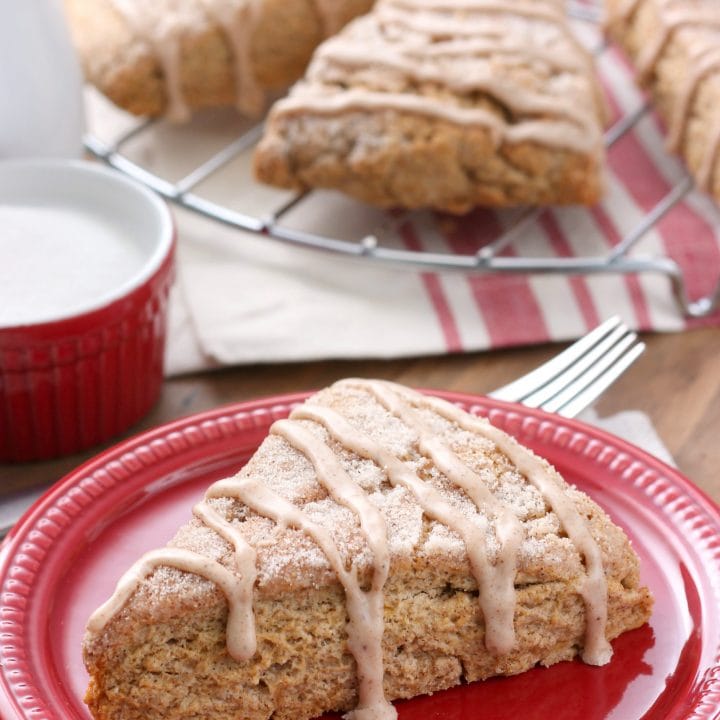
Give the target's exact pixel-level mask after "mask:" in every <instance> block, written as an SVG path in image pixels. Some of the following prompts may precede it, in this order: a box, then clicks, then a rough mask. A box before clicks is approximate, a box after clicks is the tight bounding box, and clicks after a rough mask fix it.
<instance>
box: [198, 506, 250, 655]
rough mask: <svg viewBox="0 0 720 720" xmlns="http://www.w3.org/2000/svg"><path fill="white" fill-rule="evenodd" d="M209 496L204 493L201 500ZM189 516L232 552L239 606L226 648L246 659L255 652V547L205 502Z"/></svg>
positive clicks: (229, 631) (232, 653)
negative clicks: (213, 533) (226, 543)
mask: <svg viewBox="0 0 720 720" xmlns="http://www.w3.org/2000/svg"><path fill="white" fill-rule="evenodd" d="M211 496H212V493H211V492H208V494H207V495H206V497H205V499H206V500H207V499H208V498H209V497H211ZM193 514H194V515H195V516H196V517H197V518H198V519H199V520H201V521H202V522H203V523H205V525H207V526H208V527H209V528H212V529H213V530H214V531H215V532H216V533H217V534H218V535H220V537H221V538H223V539H224V540H226V541H227V542H228V543H230V545H232V546H233V548H234V550H235V569H236V571H237V577H238V580H237V583H238V588H237V589H238V593H237V595H238V598H239V607H238V608H237V609H236V612H235V618H236V621H235V623H234V625H233V629H232V630H230V629H228V636H229V635H230V633H232V634H233V639H232V642H228V647H230V645H232V647H234V648H236V650H235V651H234V652H231V653H230V654H231V655H232V656H233V657H234V658H235V659H236V660H239V661H244V660H249V659H250V658H251V657H252V656H253V655H254V654H255V651H256V650H257V638H256V636H255V615H254V614H253V590H254V588H255V580H256V579H257V568H256V565H255V563H256V560H257V553H256V552H255V548H253V547H252V545H250V544H249V543H248V542H247V540H245V538H244V537H243V536H242V534H241V533H240V531H239V530H238V529H237V528H236V527H234V526H233V525H232V524H231V523H229V522H228V521H227V520H225V518H223V517H222V516H221V515H219V514H218V513H217V512H215V510H214V509H213V508H212V507H211V506H210V505H209V504H208V503H207V502H201V503H198V504H197V505H196V506H195V507H194V508H193Z"/></svg>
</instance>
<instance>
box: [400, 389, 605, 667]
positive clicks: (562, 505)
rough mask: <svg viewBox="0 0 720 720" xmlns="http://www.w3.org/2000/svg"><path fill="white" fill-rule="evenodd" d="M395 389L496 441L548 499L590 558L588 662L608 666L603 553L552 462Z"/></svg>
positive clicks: (434, 402)
mask: <svg viewBox="0 0 720 720" xmlns="http://www.w3.org/2000/svg"><path fill="white" fill-rule="evenodd" d="M394 389H395V391H396V392H397V393H398V394H399V395H401V396H403V397H405V398H406V399H407V400H408V401H409V402H411V403H413V404H415V405H417V406H419V407H426V408H429V409H431V410H433V411H435V412H436V413H437V414H438V415H440V416H442V417H444V418H445V419H447V420H449V421H451V422H454V423H455V424H456V425H458V426H459V427H460V428H462V429H463V430H467V431H468V432H472V433H475V434H477V435H480V436H482V437H485V438H487V439H488V440H491V441H492V442H493V443H495V445H496V446H497V448H498V449H499V450H500V452H502V453H503V454H504V455H505V456H507V457H508V458H509V459H510V461H511V462H512V463H513V465H515V467H516V468H517V469H518V472H520V473H521V474H522V475H524V476H525V477H526V478H527V480H528V481H529V482H530V483H532V484H533V485H534V486H535V487H536V488H537V489H538V490H539V491H540V493H541V494H542V495H543V497H544V498H545V500H546V502H547V503H548V505H549V506H550V507H551V508H552V510H553V512H554V513H555V514H556V515H557V516H558V518H559V520H560V523H561V524H562V526H563V528H564V529H565V532H566V533H567V535H568V537H569V538H570V540H571V541H572V543H573V544H574V545H575V547H576V548H577V549H578V551H579V552H580V554H581V555H582V556H583V558H584V560H585V566H586V570H587V574H586V578H585V582H584V584H583V587H582V588H580V593H581V595H582V597H583V600H584V602H585V616H586V623H587V629H586V636H585V648H584V651H583V655H582V657H583V660H584V661H585V662H586V663H589V664H591V665H604V664H605V663H607V662H608V661H609V660H610V658H611V657H612V648H611V647H610V643H609V642H608V641H607V639H606V638H605V626H606V623H607V582H606V580H605V573H604V570H603V566H602V555H601V554H600V549H599V547H598V545H597V543H596V542H595V540H594V539H593V537H592V535H591V534H590V531H589V530H588V528H587V524H586V522H585V521H584V520H583V519H582V517H581V516H580V514H579V513H578V511H577V509H576V507H575V505H574V504H573V502H572V500H571V499H570V498H569V497H568V496H567V495H566V494H565V492H564V491H563V488H562V487H561V486H560V485H559V484H558V482H557V481H556V479H555V476H554V474H553V472H552V471H551V470H550V468H549V467H548V465H547V463H545V462H544V461H542V460H541V459H540V458H538V457H537V456H536V455H534V454H533V453H531V452H530V451H529V450H527V449H526V448H524V447H523V446H522V445H520V444H519V443H518V442H517V441H516V440H514V439H513V438H512V437H510V436H509V435H507V434H506V433H504V432H503V431H502V430H499V429H498V428H495V427H493V426H492V425H491V424H490V423H489V422H487V421H482V420H480V419H479V418H475V417H473V416H471V415H468V414H467V413H464V412H463V411H462V410H460V409H459V408H457V407H455V406H454V405H451V404H450V403H446V402H444V401H442V400H439V399H437V398H432V397H426V396H424V395H420V394H419V393H415V392H413V391H411V390H409V389H407V388H403V387H401V386H395V387H394Z"/></svg>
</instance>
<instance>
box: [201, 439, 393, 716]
mask: <svg viewBox="0 0 720 720" xmlns="http://www.w3.org/2000/svg"><path fill="white" fill-rule="evenodd" d="M300 437H301V436H300V434H299V433H298V434H297V435H295V438H296V439H297V438H300ZM311 446H312V443H309V444H308V447H311ZM335 462H337V461H335ZM331 474H333V475H335V478H336V479H337V475H336V474H335V471H333V472H332V473H331ZM324 479H325V480H326V481H328V483H329V484H330V485H331V486H332V487H333V490H334V491H335V492H336V493H337V494H338V495H339V496H342V497H343V500H344V501H345V502H348V503H354V502H356V501H357V497H353V498H352V499H351V498H350V497H349V495H350V494H348V493H345V491H344V490H343V489H342V487H340V484H337V485H336V484H335V483H334V482H332V481H331V480H329V479H328V476H327V475H325V476H324ZM212 490H213V494H216V495H217V496H218V497H234V498H237V499H238V500H241V501H242V502H243V503H244V504H245V505H247V506H248V507H249V508H250V509H251V510H253V511H254V512H256V513H258V514H259V515H262V516H263V517H266V518H269V519H271V520H273V521H274V522H275V523H277V524H278V525H279V526H281V527H292V528H295V529H296V530H300V531H302V532H304V533H305V534H306V535H308V536H309V537H310V538H312V539H313V540H314V541H315V542H316V543H317V544H318V546H319V547H320V549H321V550H322V551H323V553H324V554H325V557H326V559H327V561H328V563H329V564H330V567H331V568H332V569H333V571H334V572H335V574H336V576H337V578H338V580H339V581H340V583H341V585H342V586H343V589H344V590H345V600H346V604H347V611H348V618H349V622H348V626H347V630H348V647H349V649H350V651H351V652H352V654H353V657H354V658H355V661H356V663H357V673H358V691H359V704H358V708H357V709H356V710H355V711H354V712H353V713H349V714H348V715H347V717H348V718H351V719H352V720H394V718H395V717H396V714H395V710H394V708H393V707H392V705H390V704H389V703H388V702H387V700H386V699H385V695H384V692H383V684H382V667H383V666H382V615H383V594H382V586H380V587H377V583H378V582H384V580H383V575H386V573H387V570H383V568H377V567H376V571H375V573H374V577H373V584H372V587H371V588H370V590H369V591H368V592H364V591H363V589H362V588H361V586H360V581H359V579H358V576H357V568H356V567H355V566H353V567H352V568H351V570H349V571H348V570H346V569H345V565H344V563H343V559H342V557H341V555H340V552H339V551H338V548H337V546H336V545H335V542H334V540H333V538H332V536H331V535H330V533H329V532H328V531H327V530H326V529H325V528H324V527H322V526H321V525H319V524H318V523H316V522H314V521H313V520H311V519H310V518H309V517H308V516H307V515H306V514H305V513H304V512H303V511H302V510H301V509H300V508H298V507H296V506H295V505H293V504H292V503H291V502H288V501H287V500H285V498H283V497H282V496H281V495H278V494H277V493H276V492H274V491H272V490H271V489H270V488H268V487H267V486H265V485H263V484H262V483H261V482H259V481H258V480H254V479H251V478H239V477H236V478H232V479H229V480H220V481H219V482H217V483H215V484H214V485H213V486H212ZM368 505H369V503H368ZM364 519H365V522H366V527H367V526H368V524H369V525H370V526H373V522H372V518H371V517H370V513H368V514H367V516H366V517H365V518H364ZM381 562H382V561H381Z"/></svg>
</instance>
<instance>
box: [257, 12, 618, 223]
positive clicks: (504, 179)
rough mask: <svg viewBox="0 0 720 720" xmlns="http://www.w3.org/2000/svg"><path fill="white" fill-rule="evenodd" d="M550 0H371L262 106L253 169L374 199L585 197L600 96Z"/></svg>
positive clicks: (279, 181)
mask: <svg viewBox="0 0 720 720" xmlns="http://www.w3.org/2000/svg"><path fill="white" fill-rule="evenodd" d="M563 6H564V2H562V0H503V1H502V2H500V1H499V0H379V2H378V3H377V4H376V5H375V8H374V10H373V11H372V12H371V13H370V14H369V15H366V16H364V17H362V18H359V19H357V20H355V21H353V22H352V23H350V24H349V25H348V26H347V27H346V28H345V29H344V30H343V31H342V32H341V33H340V34H338V35H337V36H335V37H333V38H331V39H329V40H327V41H326V42H325V43H323V44H322V45H321V46H320V47H319V48H318V49H317V50H316V52H315V55H314V57H313V60H312V62H311V64H310V66H309V68H308V70H307V73H306V75H305V78H304V79H303V80H302V81H300V82H299V83H298V84H297V85H296V86H295V87H294V88H293V89H292V90H291V92H290V95H289V96H288V97H286V98H284V99H282V100H279V101H278V102H277V103H276V104H275V105H274V107H273V109H272V111H271V113H270V117H269V120H268V122H267V125H266V131H265V135H264V138H263V139H262V141H261V143H260V145H259V146H258V149H257V151H256V155H255V168H256V174H257V176H258V178H259V179H260V180H262V181H264V182H267V183H270V184H272V185H278V186H281V187H287V188H294V189H298V190H304V189H308V188H334V189H337V190H341V191H343V192H345V193H347V194H348V195H351V196H354V197H356V198H358V199H360V200H363V201H365V202H368V203H372V204H375V205H379V206H382V207H403V208H423V207H424V208H434V209H437V210H445V211H449V212H453V213H461V212H465V211H467V210H469V209H470V208H472V207H473V206H475V205H495V206H507V205H517V204H525V203H528V204H567V203H584V204H591V203H594V202H595V201H596V200H597V199H598V197H599V195H600V194H601V189H602V167H603V158H604V151H603V138H602V124H603V115H604V111H603V108H604V106H603V103H602V100H601V94H600V91H599V89H598V84H597V80H596V78H595V75H594V70H593V63H592V60H591V58H590V57H589V55H588V54H587V52H586V51H585V50H584V49H583V48H582V47H581V46H580V44H579V43H578V41H577V40H576V38H575V37H574V35H573V33H572V31H571V29H570V28H569V26H568V23H567V18H566V16H565V14H564V10H563Z"/></svg>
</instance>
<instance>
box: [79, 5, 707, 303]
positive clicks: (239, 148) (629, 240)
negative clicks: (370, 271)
mask: <svg viewBox="0 0 720 720" xmlns="http://www.w3.org/2000/svg"><path fill="white" fill-rule="evenodd" d="M570 12H571V14H572V15H573V16H574V18H575V19H577V20H579V21H582V22H589V23H593V24H597V23H598V21H599V15H598V12H597V8H596V7H592V6H588V5H587V4H583V3H582V2H579V1H577V0H576V1H575V2H571V3H570ZM606 50H607V44H605V43H603V44H601V45H600V47H598V48H597V50H596V54H597V55H601V54H602V53H603V52H605V51H606ZM649 110H650V106H649V104H647V103H646V104H644V105H642V106H641V107H639V108H638V109H637V110H636V111H634V112H632V113H630V114H629V115H627V116H625V117H622V118H621V119H620V120H619V121H618V122H617V123H616V124H615V125H614V126H613V127H611V128H610V129H609V130H608V131H607V133H606V135H605V144H606V146H607V147H608V148H611V147H612V146H613V145H614V144H615V143H616V142H617V141H618V140H620V139H621V138H622V137H623V136H624V135H625V134H626V133H628V132H630V131H631V130H632V129H633V128H634V127H635V125H636V124H637V123H638V122H639V121H640V120H641V119H642V118H643V117H644V116H645V115H646V114H647V113H648V112H649ZM155 123H156V121H154V120H145V121H139V122H138V123H137V124H136V125H134V126H133V127H131V128H130V129H129V130H127V131H126V132H124V133H123V134H122V135H121V136H119V137H118V138H115V139H114V140H113V141H112V142H105V141H103V140H101V139H100V138H99V137H97V136H96V135H93V134H88V135H87V136H86V138H85V145H86V148H87V150H88V151H89V152H90V153H92V154H93V155H95V156H96V157H98V158H100V159H102V160H104V161H105V162H106V163H108V164H109V165H111V166H112V167H114V168H116V169H117V170H119V171H121V172H123V173H125V174H127V175H129V176H131V177H133V178H134V179H136V180H139V181H140V182H142V183H144V184H145V185H147V186H148V187H150V188H152V189H153V190H155V191H156V192H157V193H159V194H160V195H162V196H163V197H164V198H166V199H167V200H169V201H171V202H173V203H176V204H177V205H179V206H181V207H183V208H185V209H186V210H190V211H192V212H195V213H198V214H200V215H203V216H205V217H208V218H211V219H213V220H215V221H217V222H220V223H223V224H225V225H228V226H230V227H234V228H237V229H239V230H244V231H246V232H250V233H256V234H263V235H266V236H268V237H270V238H273V239H275V240H277V241H280V242H285V243H290V244H292V245H295V246H299V247H304V248H308V249H313V250H319V251H323V252H329V253H335V254H340V255H346V256H352V257H356V258H362V259H365V260H367V261H371V262H372V261H374V262H379V263H385V264H394V265H398V266H402V267H409V268H414V269H420V270H426V271H443V272H446V271H460V272H465V273H477V274H500V273H506V274H507V273H510V274H512V273H518V274H560V275H592V274H635V273H655V274H659V275H663V276H666V277H667V278H668V279H669V280H670V283H671V287H672V291H673V295H674V297H675V300H676V302H677V304H678V306H679V308H680V310H681V311H682V312H683V313H684V314H685V315H686V316H688V317H704V316H707V315H709V314H711V313H712V312H714V311H715V310H716V309H717V308H718V307H720V281H719V282H718V285H717V287H716V288H715V289H714V291H713V292H712V293H711V294H710V295H708V296H706V297H702V298H699V299H694V300H691V299H690V298H689V296H688V290H687V285H686V279H685V276H684V273H683V270H682V268H681V267H680V265H679V264H678V263H677V262H675V260H673V259H672V258H669V257H666V256H643V255H638V254H634V255H632V256H631V255H630V252H631V250H633V249H634V248H635V247H636V245H637V244H638V243H639V241H640V240H642V239H643V238H644V237H645V236H646V235H647V233H648V232H649V231H651V230H652V229H653V228H654V227H655V226H656V224H657V223H658V222H659V221H660V220H661V219H662V218H663V217H664V216H665V215H666V214H667V213H669V212H670V211H671V210H672V209H673V208H674V207H675V206H676V205H677V204H678V203H680V202H681V201H682V200H683V199H684V198H685V197H686V196H687V195H688V193H689V192H690V191H691V190H692V189H693V181H692V179H691V178H690V176H689V175H687V174H686V175H685V176H684V177H683V178H682V179H681V180H680V181H679V182H678V183H677V184H676V185H675V186H674V187H673V188H672V189H671V190H670V191H669V192H668V193H667V194H666V195H665V196H664V197H663V198H662V199H661V200H660V201H659V202H658V203H657V204H656V205H655V206H654V207H653V208H652V209H651V210H650V211H649V212H648V213H647V214H646V215H645V216H644V217H643V218H642V219H641V220H640V221H639V222H638V224H637V225H636V226H635V227H634V228H633V229H632V230H631V231H630V232H628V233H627V234H626V235H625V236H624V237H623V238H622V239H621V241H620V242H619V243H617V244H616V245H615V246H614V247H612V248H611V249H610V250H609V251H607V249H604V252H600V253H598V254H597V255H587V256H583V257H552V258H548V257H536V256H532V255H529V254H525V255H523V254H521V253H520V252H519V253H516V254H513V255H512V256H509V255H503V254H502V253H503V250H505V249H506V248H507V247H508V246H509V245H510V244H513V245H514V247H515V248H520V249H522V246H523V243H522V241H523V239H525V238H526V237H528V236H530V235H531V234H532V229H533V226H534V224H535V223H536V222H537V220H538V219H539V217H540V216H541V215H542V213H543V212H545V211H546V210H545V209H543V208H524V209H521V210H520V211H519V212H518V213H517V214H516V215H515V217H514V218H513V221H512V223H511V224H510V225H509V226H508V227H507V228H506V229H505V230H504V231H503V232H502V233H500V234H499V235H498V236H497V237H496V238H495V239H494V240H493V241H492V242H490V243H488V244H486V245H484V246H483V247H482V248H481V249H480V250H478V251H477V252H475V253H472V254H454V253H449V252H434V251H426V250H414V249H407V248H404V247H398V246H397V244H395V245H393V244H392V243H390V244H388V243H387V238H388V237H389V236H390V235H391V234H392V233H393V232H397V229H398V228H399V227H400V226H401V224H402V223H403V222H404V221H405V220H407V219H408V218H409V217H412V213H402V214H400V215H390V214H388V216H387V218H386V220H385V221H383V222H382V223H381V226H377V227H376V228H375V230H374V231H371V232H369V233H366V234H363V235H362V236H361V237H358V238H356V239H353V240H343V239H340V238H337V237H332V236H329V235H326V234H322V233H319V232H313V231H309V230H305V229H298V228H296V227H292V225H290V224H288V223H286V222H285V219H286V218H287V216H288V214H289V213H290V212H291V211H292V210H295V209H297V208H298V207H299V206H300V205H301V204H303V203H306V202H308V200H309V199H310V198H311V196H313V194H314V193H313V192H312V191H310V192H305V193H300V194H296V195H294V196H292V197H290V199H283V200H282V202H281V203H280V204H278V205H276V206H275V207H274V208H273V209H272V210H271V211H270V212H269V213H263V214H262V215H254V214H249V213H244V212H238V211H236V210H233V209H231V208H230V207H228V206H227V205H224V204H222V203H219V202H216V201H213V200H212V199H210V198H209V197H206V196H203V195H200V194H199V193H197V192H196V189H197V188H198V186H199V185H200V184H202V183H204V182H205V181H207V180H208V179H209V178H211V177H212V176H213V175H214V174H215V173H217V172H218V171H220V170H221V169H222V168H224V167H225V166H227V165H228V164H229V163H231V162H232V161H233V160H234V159H235V158H237V157H238V156H239V155H240V154H242V153H244V152H247V151H248V150H249V149H251V148H252V147H253V146H254V145H255V144H256V143H257V142H258V140H259V139H260V136H261V134H262V124H258V125H255V126H253V127H251V128H250V129H248V130H246V131H245V132H243V133H242V134H240V135H239V136H238V137H237V138H236V139H234V140H233V141H232V142H230V143H229V144H228V145H226V146H225V147H223V148H222V149H221V150H219V151H218V152H216V153H214V154H212V155H211V156H210V157H208V158H207V159H206V160H204V161H203V162H202V163H200V164H199V165H197V166H196V167H194V168H193V169H192V170H191V171H190V172H188V173H186V174H185V175H184V176H183V177H182V178H180V179H179V180H176V181H171V180H169V179H166V178H164V177H162V176H160V175H159V174H156V173H154V172H152V171H151V170H149V169H148V168H146V167H144V166H143V165H141V164H140V163H138V162H136V161H134V160H132V159H130V157H128V156H127V155H126V154H125V153H124V149H125V148H126V146H127V145H128V144H129V143H130V142H131V141H133V140H135V139H137V138H138V137H139V136H141V135H142V134H143V133H147V132H148V131H149V130H150V128H152V127H153V125H154V124H155ZM555 211H556V212H558V210H557V209H556V210H555ZM560 212H561V211H560ZM719 217H720V216H719Z"/></svg>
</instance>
